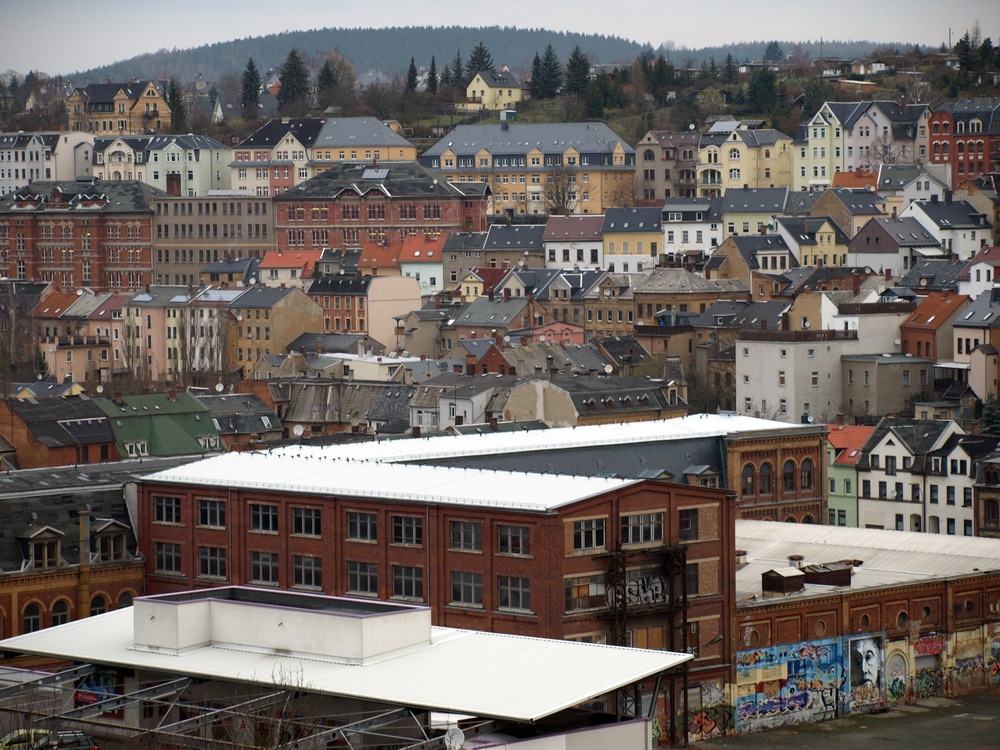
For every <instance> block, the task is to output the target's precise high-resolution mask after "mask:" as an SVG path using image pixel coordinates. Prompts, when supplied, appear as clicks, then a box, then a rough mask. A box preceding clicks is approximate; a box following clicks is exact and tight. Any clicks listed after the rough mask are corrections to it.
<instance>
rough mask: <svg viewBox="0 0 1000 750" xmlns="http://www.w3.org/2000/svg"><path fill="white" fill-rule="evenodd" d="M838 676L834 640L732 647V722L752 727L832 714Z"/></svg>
mask: <svg viewBox="0 0 1000 750" xmlns="http://www.w3.org/2000/svg"><path fill="white" fill-rule="evenodd" d="M843 679H844V669H843V659H842V657H841V644H840V641H838V640H822V641H809V642H807V643H797V644H787V645H782V646H773V647H770V648H762V649H755V650H753V651H741V652H738V653H737V655H736V700H735V702H734V706H733V708H734V714H735V722H736V728H737V730H738V731H739V732H753V731H757V730H760V729H767V728H770V727H777V726H782V725H786V724H799V723H802V722H816V721H824V720H826V719H832V718H834V717H835V716H836V715H837V706H838V700H839V691H840V685H841V683H842V682H843Z"/></svg>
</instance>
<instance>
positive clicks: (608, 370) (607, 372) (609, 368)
mask: <svg viewBox="0 0 1000 750" xmlns="http://www.w3.org/2000/svg"><path fill="white" fill-rule="evenodd" d="M614 369H615V368H614V367H612V366H611V365H604V374H605V375H610V374H611V373H612V372H613V371H614Z"/></svg>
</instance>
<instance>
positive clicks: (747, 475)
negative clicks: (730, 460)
mask: <svg viewBox="0 0 1000 750" xmlns="http://www.w3.org/2000/svg"><path fill="white" fill-rule="evenodd" d="M753 479H754V470H753V464H747V465H746V466H744V467H743V474H742V482H741V483H740V486H741V487H742V488H743V490H742V491H743V494H744V495H752V494H754V492H753Z"/></svg>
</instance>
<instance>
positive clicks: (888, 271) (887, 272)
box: [885, 268, 892, 281]
mask: <svg viewBox="0 0 1000 750" xmlns="http://www.w3.org/2000/svg"><path fill="white" fill-rule="evenodd" d="M885 280H886V281H892V269H891V268H887V269H885Z"/></svg>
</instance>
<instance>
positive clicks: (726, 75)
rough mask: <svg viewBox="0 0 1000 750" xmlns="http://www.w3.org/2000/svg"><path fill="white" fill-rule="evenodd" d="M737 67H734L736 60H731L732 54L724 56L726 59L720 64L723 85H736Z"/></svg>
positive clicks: (737, 77) (737, 78)
mask: <svg viewBox="0 0 1000 750" xmlns="http://www.w3.org/2000/svg"><path fill="white" fill-rule="evenodd" d="M739 73H740V71H739V67H738V66H737V65H736V60H735V59H733V55H732V53H728V54H727V55H726V59H725V60H724V61H723V63H722V82H723V83H736V81H738V80H739Z"/></svg>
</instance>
